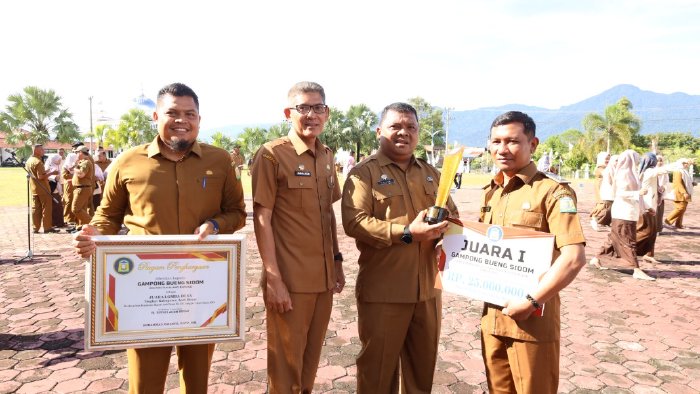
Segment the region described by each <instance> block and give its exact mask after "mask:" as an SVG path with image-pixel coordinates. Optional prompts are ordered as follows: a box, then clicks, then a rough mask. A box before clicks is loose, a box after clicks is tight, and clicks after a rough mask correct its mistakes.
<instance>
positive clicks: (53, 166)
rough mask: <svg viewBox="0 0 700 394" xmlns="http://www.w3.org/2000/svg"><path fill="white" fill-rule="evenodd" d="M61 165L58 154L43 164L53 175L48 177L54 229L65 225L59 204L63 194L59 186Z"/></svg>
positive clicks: (61, 160)
mask: <svg viewBox="0 0 700 394" xmlns="http://www.w3.org/2000/svg"><path fill="white" fill-rule="evenodd" d="M62 164H63V158H62V157H61V156H60V155H59V154H56V153H54V154H52V155H50V156H49V158H48V160H46V163H44V169H46V172H47V173H54V175H51V176H49V187H50V189H51V197H53V199H52V201H51V224H52V225H53V227H54V228H57V227H64V226H65V225H66V224H65V223H64V221H63V204H62V203H61V194H62V193H63V186H62V185H61V175H60V172H61V165H62Z"/></svg>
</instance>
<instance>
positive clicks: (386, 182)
mask: <svg viewBox="0 0 700 394" xmlns="http://www.w3.org/2000/svg"><path fill="white" fill-rule="evenodd" d="M392 184H394V180H393V179H391V178H389V177H388V176H387V175H386V174H382V175H381V176H380V177H379V181H378V182H377V185H392Z"/></svg>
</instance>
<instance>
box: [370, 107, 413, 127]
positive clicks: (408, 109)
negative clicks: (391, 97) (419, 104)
mask: <svg viewBox="0 0 700 394" xmlns="http://www.w3.org/2000/svg"><path fill="white" fill-rule="evenodd" d="M389 111H394V112H398V113H402V114H409V113H410V114H413V116H415V117H416V121H418V112H416V109H415V108H413V106H412V105H411V104H407V103H401V102H397V103H391V104H389V105H387V106H386V107H384V109H383V110H382V114H381V115H380V116H379V125H381V124H382V122H383V121H384V117H385V116H386V114H387V112H389Z"/></svg>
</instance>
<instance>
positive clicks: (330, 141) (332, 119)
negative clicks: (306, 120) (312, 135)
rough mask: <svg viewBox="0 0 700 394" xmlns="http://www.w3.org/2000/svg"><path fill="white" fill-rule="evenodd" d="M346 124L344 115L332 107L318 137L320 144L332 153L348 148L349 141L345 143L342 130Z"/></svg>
mask: <svg viewBox="0 0 700 394" xmlns="http://www.w3.org/2000/svg"><path fill="white" fill-rule="evenodd" d="M346 125H347V122H346V119H345V114H344V113H343V112H342V111H341V110H339V109H337V108H334V107H331V108H330V115H329V116H328V121H327V122H326V125H325V126H324V127H323V133H321V135H320V136H319V139H320V140H321V142H323V143H324V144H326V145H327V146H328V147H329V148H331V150H332V151H333V152H337V151H338V149H340V148H343V147H345V148H348V147H349V146H350V145H349V143H350V141H345V138H344V136H343V130H345V129H346V127H347V126H346Z"/></svg>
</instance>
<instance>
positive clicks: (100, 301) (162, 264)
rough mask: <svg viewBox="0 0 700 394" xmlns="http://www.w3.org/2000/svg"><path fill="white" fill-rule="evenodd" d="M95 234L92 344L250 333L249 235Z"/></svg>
mask: <svg viewBox="0 0 700 394" xmlns="http://www.w3.org/2000/svg"><path fill="white" fill-rule="evenodd" d="M92 239H93V240H94V241H95V244H96V250H95V253H94V254H93V256H92V258H91V259H90V260H89V261H88V262H87V267H86V270H85V276H86V277H85V284H86V286H85V298H86V302H87V305H86V313H85V350H87V351H94V350H114V349H127V348H143V347H155V346H171V345H188V344H203V343H213V342H223V341H236V340H240V341H242V340H244V339H245V267H246V249H247V248H246V239H247V237H246V235H244V234H226V235H210V236H207V238H205V239H204V240H202V241H200V240H198V236H197V235H148V236H130V235H113V236H93V237H92ZM224 272H225V275H224V274H223V273H224ZM224 286H225V287H224ZM118 292H120V293H119V294H117V293H118ZM145 294H149V295H148V296H145ZM166 297H168V298H167V299H166ZM134 299H135V300H136V301H135V302H134ZM125 300H126V301H125ZM217 306H218V307H217ZM202 316H205V318H203V317H202ZM178 319H179V321H178ZM183 319H184V320H183ZM119 323H122V324H119Z"/></svg>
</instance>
